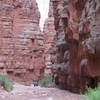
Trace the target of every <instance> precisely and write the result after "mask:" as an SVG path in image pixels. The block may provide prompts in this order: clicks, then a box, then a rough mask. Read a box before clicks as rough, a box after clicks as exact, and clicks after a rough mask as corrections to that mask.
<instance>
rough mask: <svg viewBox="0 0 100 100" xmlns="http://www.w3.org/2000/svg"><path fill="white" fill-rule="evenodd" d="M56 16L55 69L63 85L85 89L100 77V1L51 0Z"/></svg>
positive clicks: (79, 90) (75, 88)
mask: <svg viewBox="0 0 100 100" xmlns="http://www.w3.org/2000/svg"><path fill="white" fill-rule="evenodd" d="M51 2H52V3H53V10H54V18H55V29H56V36H55V40H54V41H55V43H54V48H53V52H52V59H51V60H52V63H53V72H54V73H57V76H58V80H57V81H58V82H59V87H61V88H64V89H68V90H70V91H73V92H78V93H79V92H84V90H85V87H86V86H90V87H95V86H96V85H97V82H98V77H100V54H99V53H100V46H99V45H100V1H99V0H51Z"/></svg>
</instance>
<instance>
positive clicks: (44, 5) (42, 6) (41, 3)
mask: <svg viewBox="0 0 100 100" xmlns="http://www.w3.org/2000/svg"><path fill="white" fill-rule="evenodd" d="M36 1H37V3H38V7H39V11H40V13H41V19H40V27H41V30H43V26H44V21H45V19H46V18H47V17H48V10H49V0H36Z"/></svg>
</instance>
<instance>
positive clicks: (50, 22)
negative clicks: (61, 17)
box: [43, 3, 56, 74]
mask: <svg viewBox="0 0 100 100" xmlns="http://www.w3.org/2000/svg"><path fill="white" fill-rule="evenodd" d="M43 33H44V46H45V52H44V57H45V66H46V67H45V74H51V73H52V71H51V67H52V62H51V48H52V45H53V42H54V37H55V35H56V31H55V27H54V16H53V5H52V3H50V4H49V14H48V18H47V19H46V21H45V24H44V31H43Z"/></svg>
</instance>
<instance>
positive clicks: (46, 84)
mask: <svg viewBox="0 0 100 100" xmlns="http://www.w3.org/2000/svg"><path fill="white" fill-rule="evenodd" d="M51 84H52V76H51V75H47V76H44V77H43V79H42V80H40V85H41V86H43V87H49V86H50V85H51Z"/></svg>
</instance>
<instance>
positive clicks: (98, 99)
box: [83, 86, 100, 100]
mask: <svg viewBox="0 0 100 100" xmlns="http://www.w3.org/2000/svg"><path fill="white" fill-rule="evenodd" d="M83 97H84V100H100V86H98V87H97V88H95V89H92V88H87V92H86V94H85V95H83Z"/></svg>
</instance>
